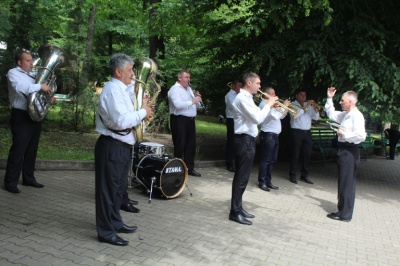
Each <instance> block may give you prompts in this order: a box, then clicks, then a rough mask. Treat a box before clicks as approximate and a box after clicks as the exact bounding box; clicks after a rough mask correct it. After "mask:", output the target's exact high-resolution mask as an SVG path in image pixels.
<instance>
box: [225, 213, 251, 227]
mask: <svg viewBox="0 0 400 266" xmlns="http://www.w3.org/2000/svg"><path fill="white" fill-rule="evenodd" d="M229 220H231V221H234V222H237V223H240V224H246V225H252V224H253V223H252V222H250V221H249V220H247V219H246V218H244V217H243V215H242V214H238V215H232V214H229Z"/></svg>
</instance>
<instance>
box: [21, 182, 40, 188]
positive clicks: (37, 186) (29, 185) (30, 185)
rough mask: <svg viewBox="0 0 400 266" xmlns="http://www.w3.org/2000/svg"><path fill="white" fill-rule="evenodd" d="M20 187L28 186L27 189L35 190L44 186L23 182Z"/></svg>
mask: <svg viewBox="0 0 400 266" xmlns="http://www.w3.org/2000/svg"><path fill="white" fill-rule="evenodd" d="M22 185H23V186H28V187H35V188H42V187H44V185H42V184H40V183H38V182H36V181H35V182H33V183H24V182H22Z"/></svg>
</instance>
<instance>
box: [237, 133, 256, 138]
mask: <svg viewBox="0 0 400 266" xmlns="http://www.w3.org/2000/svg"><path fill="white" fill-rule="evenodd" d="M235 138H252V139H255V137H253V136H251V135H249V134H245V133H242V134H235Z"/></svg>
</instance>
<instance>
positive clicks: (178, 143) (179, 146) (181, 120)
mask: <svg viewBox="0 0 400 266" xmlns="http://www.w3.org/2000/svg"><path fill="white" fill-rule="evenodd" d="M170 126H171V134H172V142H173V144H174V157H176V158H180V159H183V161H184V162H185V164H186V167H187V168H188V169H189V170H192V169H193V168H194V157H195V155H196V124H195V118H194V117H187V116H182V115H171V116H170Z"/></svg>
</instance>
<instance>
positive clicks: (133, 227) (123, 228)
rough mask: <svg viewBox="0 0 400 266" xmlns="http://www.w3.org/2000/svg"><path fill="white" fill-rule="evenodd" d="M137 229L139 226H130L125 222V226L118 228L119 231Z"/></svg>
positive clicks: (126, 231)
mask: <svg viewBox="0 0 400 266" xmlns="http://www.w3.org/2000/svg"><path fill="white" fill-rule="evenodd" d="M136 230H137V226H129V225H126V224H124V226H123V227H122V228H120V229H118V230H117V232H118V233H127V234H128V233H133V232H135V231H136Z"/></svg>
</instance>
